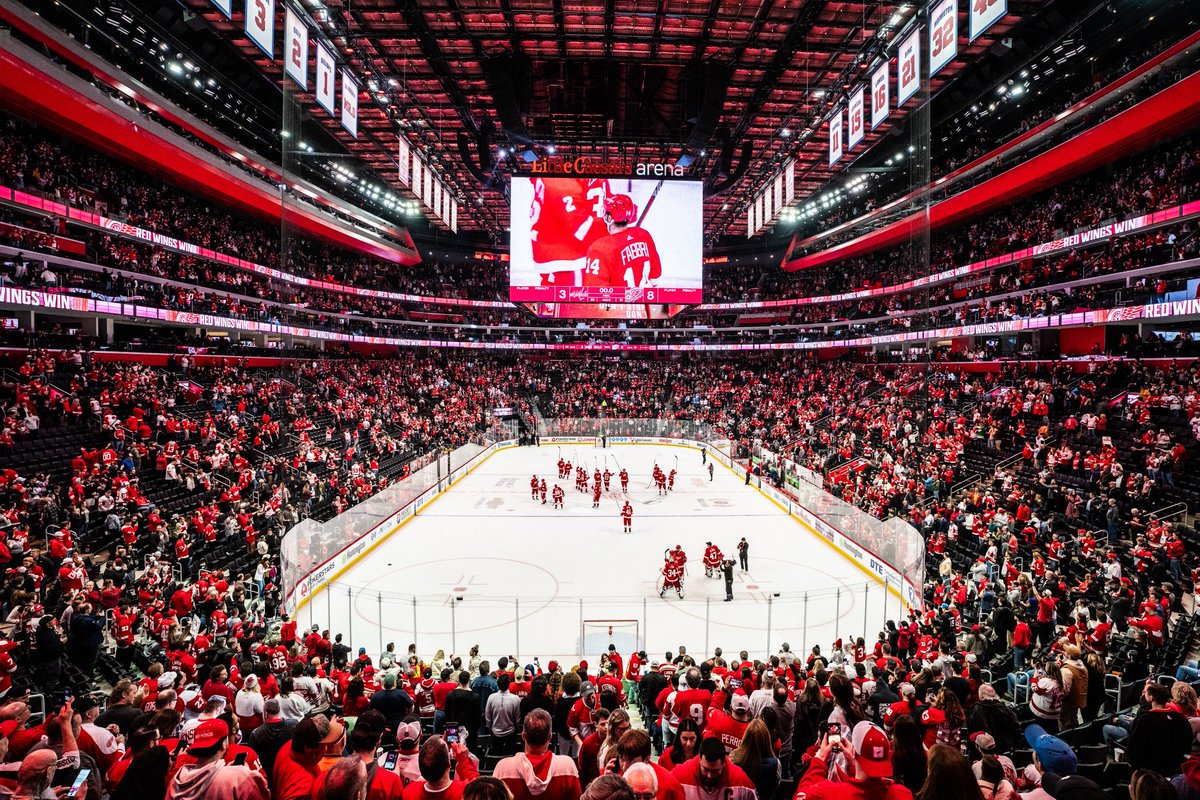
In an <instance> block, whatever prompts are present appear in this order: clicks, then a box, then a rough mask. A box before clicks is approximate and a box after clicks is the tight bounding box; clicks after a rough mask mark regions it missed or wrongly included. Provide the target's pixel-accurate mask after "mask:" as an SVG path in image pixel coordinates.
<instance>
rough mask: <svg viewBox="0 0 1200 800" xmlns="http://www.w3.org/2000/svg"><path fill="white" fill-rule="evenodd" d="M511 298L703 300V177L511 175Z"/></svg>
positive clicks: (662, 301) (545, 300)
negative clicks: (656, 178) (688, 178)
mask: <svg viewBox="0 0 1200 800" xmlns="http://www.w3.org/2000/svg"><path fill="white" fill-rule="evenodd" d="M511 196H512V218H511V223H512V241H511V261H510V264H509V266H510V272H509V284H510V285H509V299H510V300H513V301H514V302H544V303H698V302H700V301H701V299H702V286H703V275H704V273H703V260H702V247H703V231H702V216H703V210H704V209H703V206H704V189H703V185H702V184H701V183H700V182H699V181H685V180H646V179H629V178H600V177H542V176H540V175H534V176H517V177H514V178H513V179H512V195H511Z"/></svg>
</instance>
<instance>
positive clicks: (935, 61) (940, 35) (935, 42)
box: [929, 0, 958, 78]
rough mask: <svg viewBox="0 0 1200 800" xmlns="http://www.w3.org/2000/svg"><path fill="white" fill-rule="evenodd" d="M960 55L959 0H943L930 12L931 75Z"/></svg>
mask: <svg viewBox="0 0 1200 800" xmlns="http://www.w3.org/2000/svg"><path fill="white" fill-rule="evenodd" d="M956 55H958V0H942V2H940V3H938V4H937V5H935V6H934V7H933V10H932V11H930V13H929V77H931V78H932V77H933V76H934V75H937V74H938V71H939V70H940V69H941V68H942V67H944V66H946V65H947V64H949V63H950V61H951V59H953V58H954V57H955V56H956Z"/></svg>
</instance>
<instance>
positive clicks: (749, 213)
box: [746, 203, 758, 239]
mask: <svg viewBox="0 0 1200 800" xmlns="http://www.w3.org/2000/svg"><path fill="white" fill-rule="evenodd" d="M757 205H758V203H751V204H750V207H749V208H747V209H746V238H747V239H749V238H750V237H751V236H753V235H754V208H755V207H756V206H757Z"/></svg>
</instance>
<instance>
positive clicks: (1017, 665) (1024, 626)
mask: <svg viewBox="0 0 1200 800" xmlns="http://www.w3.org/2000/svg"><path fill="white" fill-rule="evenodd" d="M1031 644H1033V633H1032V632H1031V631H1030V630H1029V623H1028V622H1026V621H1025V617H1024V616H1023V615H1022V616H1018V617H1017V625H1016V627H1015V628H1013V634H1012V647H1013V669H1014V671H1016V672H1022V671H1024V669H1025V656H1026V654H1028V653H1029V647H1030V645H1031Z"/></svg>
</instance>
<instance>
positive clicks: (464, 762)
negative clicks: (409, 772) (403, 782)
mask: <svg viewBox="0 0 1200 800" xmlns="http://www.w3.org/2000/svg"><path fill="white" fill-rule="evenodd" d="M451 758H453V759H454V776H453V777H451V775H450V759H451ZM417 766H418V768H419V769H420V770H421V777H422V778H424V780H420V781H413V782H412V783H410V784H409V785H408V786H407V787H406V788H405V789H404V800H462V795H463V788H464V787H465V786H466V785H467V784H468V783H470V782H471V781H473V780H475V779H476V778H477V777H479V769H478V767H477V766H476V764H475V759H474V758H473V757H472V756H471V752H470V751H469V750H467V747H466V745H464V744H462V743H461V742H455V743H454V744H452V745H449V746H448V747H447V745H446V742H445V740H443V739H442V737H441V736H438V735H436V734H435V735H433V736H430V737H429V738H428V739H426V740H425V743H424V744H422V745H421V755H420V756H419V757H418V759H417ZM367 800H372V798H371V797H370V796H368V798H367Z"/></svg>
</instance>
